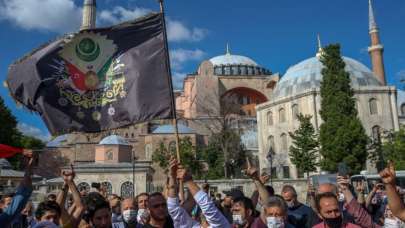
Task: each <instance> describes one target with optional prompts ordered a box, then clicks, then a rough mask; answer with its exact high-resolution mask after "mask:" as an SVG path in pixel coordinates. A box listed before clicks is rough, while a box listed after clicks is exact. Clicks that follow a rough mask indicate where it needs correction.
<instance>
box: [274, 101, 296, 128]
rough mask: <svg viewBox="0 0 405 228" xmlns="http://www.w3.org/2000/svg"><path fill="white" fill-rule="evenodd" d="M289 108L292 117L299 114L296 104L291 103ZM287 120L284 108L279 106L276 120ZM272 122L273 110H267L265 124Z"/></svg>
mask: <svg viewBox="0 0 405 228" xmlns="http://www.w3.org/2000/svg"><path fill="white" fill-rule="evenodd" d="M291 110H292V119H293V120H296V119H297V117H298V114H299V112H300V111H299V108H298V105H297V104H293V105H292V106H291ZM286 121H287V118H286V112H285V109H284V108H280V109H279V110H278V122H279V123H284V122H286ZM273 124H274V116H273V112H272V111H268V112H267V125H269V126H271V125H273Z"/></svg>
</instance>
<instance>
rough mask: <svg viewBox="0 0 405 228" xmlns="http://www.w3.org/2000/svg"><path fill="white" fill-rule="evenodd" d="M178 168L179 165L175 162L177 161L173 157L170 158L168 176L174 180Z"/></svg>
mask: <svg viewBox="0 0 405 228" xmlns="http://www.w3.org/2000/svg"><path fill="white" fill-rule="evenodd" d="M178 168H179V163H178V162H177V159H176V158H175V157H174V156H171V157H170V162H169V175H170V177H172V178H174V179H176V177H177V170H178Z"/></svg>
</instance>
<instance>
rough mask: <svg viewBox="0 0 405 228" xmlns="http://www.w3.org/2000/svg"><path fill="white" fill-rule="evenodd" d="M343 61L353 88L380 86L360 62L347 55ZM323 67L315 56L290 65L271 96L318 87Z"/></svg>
mask: <svg viewBox="0 0 405 228" xmlns="http://www.w3.org/2000/svg"><path fill="white" fill-rule="evenodd" d="M343 61H344V62H345V63H346V67H345V70H346V71H347V72H349V73H350V79H351V84H352V87H353V88H355V89H356V88H359V87H364V86H371V87H373V86H382V84H381V83H380V82H379V81H378V79H377V78H376V76H375V75H374V73H373V72H371V70H370V69H368V68H367V67H366V66H364V65H363V64H362V63H360V62H358V61H356V60H354V59H351V58H348V57H343ZM323 67H324V66H323V64H322V63H321V61H320V60H319V59H318V58H317V57H313V58H309V59H307V60H304V61H302V62H300V63H298V64H296V65H294V66H292V67H290V68H289V69H288V70H287V72H286V73H285V75H284V76H283V77H282V78H281V79H280V81H279V82H278V83H277V86H276V88H275V89H274V92H273V98H274V99H278V98H283V97H288V96H294V95H297V94H301V93H303V92H306V91H309V90H312V89H319V88H320V86H321V80H322V73H321V71H322V68H323Z"/></svg>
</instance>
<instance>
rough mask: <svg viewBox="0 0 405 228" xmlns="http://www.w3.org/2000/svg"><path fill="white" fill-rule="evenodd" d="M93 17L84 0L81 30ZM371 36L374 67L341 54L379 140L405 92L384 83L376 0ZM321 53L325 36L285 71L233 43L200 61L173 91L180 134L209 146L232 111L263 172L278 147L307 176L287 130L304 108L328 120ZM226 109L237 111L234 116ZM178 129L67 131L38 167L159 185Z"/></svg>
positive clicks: (91, 3) (404, 108)
mask: <svg viewBox="0 0 405 228" xmlns="http://www.w3.org/2000/svg"><path fill="white" fill-rule="evenodd" d="M95 15H96V1H95V0H85V1H84V8H83V24H82V28H83V29H87V28H94V27H95V21H96V20H95ZM369 35H370V37H371V44H370V47H369V48H368V51H369V53H370V57H371V64H372V69H369V68H368V67H367V66H365V65H364V64H363V63H360V62H359V61H357V60H355V59H352V58H350V57H343V59H344V61H345V63H346V71H347V72H349V73H350V78H351V84H352V87H353V89H354V91H355V99H356V101H357V109H358V113H359V118H360V120H361V121H362V123H363V126H364V128H365V130H366V132H367V134H368V135H369V136H370V137H374V138H375V137H379V135H380V134H381V132H382V131H385V130H398V129H399V128H400V126H401V124H405V92H404V91H401V90H397V88H396V87H395V86H391V85H387V84H386V75H385V71H384V61H383V50H384V48H383V45H382V43H381V41H380V39H379V30H378V26H377V23H376V21H375V18H374V12H373V8H372V5H371V1H370V2H369ZM321 55H322V47H321V45H320V42H319V45H318V51H314V55H313V56H312V57H311V56H309V58H308V59H306V60H303V61H301V62H299V63H297V64H295V65H292V66H291V67H290V68H289V69H288V70H287V71H286V73H285V74H283V75H280V74H278V73H273V72H272V71H271V70H269V69H267V68H266V67H264V66H260V65H259V64H258V63H257V62H256V61H254V60H252V59H251V58H249V57H246V56H242V55H236V54H234V53H231V51H230V50H229V48H227V49H226V51H225V54H223V55H219V56H216V57H213V58H210V59H208V60H205V61H202V62H201V63H200V65H199V66H198V68H197V71H196V72H195V73H191V74H188V75H187V76H186V77H185V78H184V81H183V89H182V91H175V97H176V111H177V113H178V118H179V133H180V137H190V138H191V139H192V142H193V144H195V145H206V144H207V143H208V139H209V136H210V135H211V134H212V132H215V130H217V129H218V127H217V126H215V121H216V120H218V118H223V117H224V115H227V121H228V122H229V123H230V124H231V125H232V126H233V127H235V128H237V129H239V130H240V132H241V140H242V143H243V144H244V145H245V148H246V149H247V151H248V152H249V153H252V155H253V156H254V157H255V158H256V162H257V164H258V165H259V166H260V170H265V171H270V170H269V168H270V164H269V162H268V160H267V158H266V157H267V155H268V153H269V149H270V148H272V150H273V151H274V153H275V155H274V156H273V166H272V169H273V170H272V171H273V172H275V173H277V175H278V177H279V178H281V179H282V178H285V179H295V178H300V177H303V176H302V175H300V174H299V173H297V170H296V168H295V166H294V165H293V164H291V162H290V160H289V157H288V148H289V146H290V145H291V139H290V138H289V135H288V132H292V131H294V130H295V129H296V128H297V127H298V126H299V122H298V120H297V118H296V115H297V114H298V113H303V114H309V115H311V116H312V124H313V126H314V127H315V129H316V131H318V130H319V127H320V125H321V123H322V119H321V117H320V115H319V110H320V109H321V107H320V104H321V102H320V99H321V98H320V82H321V80H322V74H321V70H322V68H323V66H322V63H321V62H320V60H319V59H320V56H321ZM229 104H232V105H234V104H237V105H238V106H239V107H240V108H239V111H238V112H237V113H236V112H232V110H230V111H229V110H228V109H229V108H230V106H232V105H229ZM228 112H232V113H231V114H230V115H229V116H228ZM173 133H174V128H173V126H172V125H171V121H151V122H148V123H142V124H136V125H131V126H128V127H125V128H121V129H115V130H111V131H108V132H101V133H96V134H79V133H76V134H67V135H61V136H58V137H56V138H55V139H53V140H52V141H50V142H49V143H48V144H47V148H46V150H45V151H44V152H43V153H41V157H40V162H41V163H42V164H46V166H45V165H44V166H41V164H40V165H39V167H38V168H37V169H38V170H37V171H38V173H39V174H40V175H41V176H46V177H57V176H58V175H59V173H57V172H58V168H57V167H58V166H66V165H67V164H69V163H74V165H75V168H76V172H77V182H78V184H79V186H80V187H86V188H90V185H91V183H92V182H101V183H103V184H105V185H106V186H107V187H108V188H107V189H108V190H109V191H110V192H114V193H116V194H118V195H123V196H125V195H130V194H132V193H135V194H139V193H140V192H144V191H152V190H158V189H159V188H161V187H162V186H163V185H164V183H165V181H166V178H165V175H164V171H163V170H162V169H161V168H159V167H158V166H157V165H155V164H153V163H152V154H153V152H154V151H155V150H156V149H157V148H158V147H159V145H160V143H161V142H163V143H164V144H165V145H166V146H167V147H170V146H173V144H174V143H175V137H174V134H173ZM133 157H136V160H135V166H134V167H133V166H132V159H133ZM369 166H370V165H369ZM41 167H42V168H41ZM44 167H46V168H44ZM370 167H371V166H370ZM55 180H56V179H55ZM134 182H135V185H134Z"/></svg>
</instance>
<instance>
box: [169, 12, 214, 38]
mask: <svg viewBox="0 0 405 228" xmlns="http://www.w3.org/2000/svg"><path fill="white" fill-rule="evenodd" d="M207 34H208V30H206V29H202V28H196V27H194V28H188V27H186V26H185V25H184V24H183V23H182V22H180V21H176V20H172V19H170V18H169V19H168V20H167V39H168V40H169V41H173V42H179V41H189V42H196V41H201V40H203V39H204V38H205V37H206V36H207Z"/></svg>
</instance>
